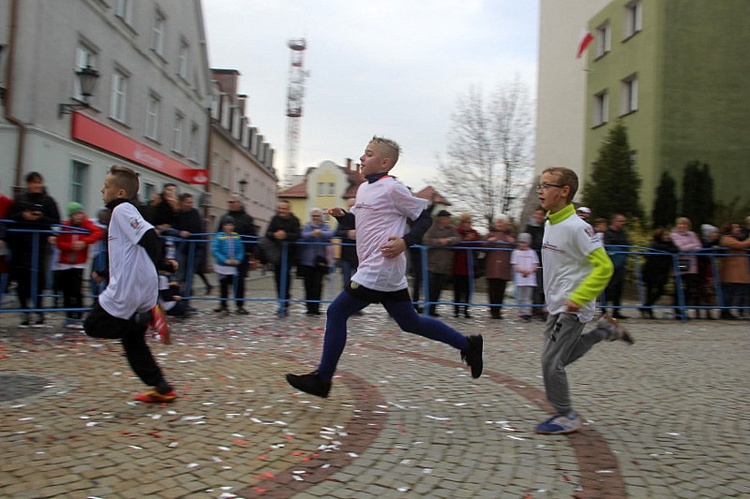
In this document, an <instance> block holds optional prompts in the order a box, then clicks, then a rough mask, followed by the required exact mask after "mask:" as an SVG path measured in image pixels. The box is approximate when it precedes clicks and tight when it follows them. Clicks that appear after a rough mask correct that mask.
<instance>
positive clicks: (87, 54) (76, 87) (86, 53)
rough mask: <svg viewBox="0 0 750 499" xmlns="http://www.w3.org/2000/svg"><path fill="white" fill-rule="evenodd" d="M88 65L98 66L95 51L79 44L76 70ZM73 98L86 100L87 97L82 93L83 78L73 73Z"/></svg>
mask: <svg viewBox="0 0 750 499" xmlns="http://www.w3.org/2000/svg"><path fill="white" fill-rule="evenodd" d="M86 66H91V67H92V68H95V67H96V64H95V61H94V51H93V50H91V49H89V48H88V47H87V46H85V45H79V46H78V47H77V48H76V68H75V71H76V72H77V71H80V70H81V69H85V68H86ZM73 98H75V99H77V100H80V101H85V100H86V97H84V95H83V94H82V93H81V80H80V79H79V78H78V77H77V76H76V75H75V74H73Z"/></svg>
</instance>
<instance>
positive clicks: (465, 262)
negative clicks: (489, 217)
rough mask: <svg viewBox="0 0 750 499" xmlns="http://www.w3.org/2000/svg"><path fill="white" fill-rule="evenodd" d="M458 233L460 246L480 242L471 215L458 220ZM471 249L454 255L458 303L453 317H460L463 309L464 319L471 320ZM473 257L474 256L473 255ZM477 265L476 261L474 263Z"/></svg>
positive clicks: (454, 280) (454, 287)
mask: <svg viewBox="0 0 750 499" xmlns="http://www.w3.org/2000/svg"><path fill="white" fill-rule="evenodd" d="M456 232H457V233H458V235H459V236H460V237H461V241H460V242H459V245H460V246H470V245H473V244H474V242H475V241H479V232H477V231H476V230H475V229H474V228H473V227H472V226H471V215H470V214H468V213H461V215H460V216H459V219H458V227H456ZM470 251H472V250H469V249H457V250H456V251H455V253H454V255H453V302H454V303H456V305H454V308H453V317H458V316H459V314H460V313H461V309H463V313H464V317H466V318H467V319H469V318H471V315H470V314H469V303H471V285H470V284H471V282H470V281H471V280H472V279H474V276H473V275H469V258H470V255H469V252H470ZM471 257H473V254H472V255H471ZM473 264H474V265H476V264H477V262H476V260H474V261H473Z"/></svg>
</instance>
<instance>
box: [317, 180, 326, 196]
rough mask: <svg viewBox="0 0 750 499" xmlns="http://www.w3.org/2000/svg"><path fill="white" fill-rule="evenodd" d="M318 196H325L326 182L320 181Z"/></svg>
mask: <svg viewBox="0 0 750 499" xmlns="http://www.w3.org/2000/svg"><path fill="white" fill-rule="evenodd" d="M317 185H318V194H317V195H318V196H325V192H326V184H325V182H318V184H317Z"/></svg>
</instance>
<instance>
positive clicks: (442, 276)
mask: <svg viewBox="0 0 750 499" xmlns="http://www.w3.org/2000/svg"><path fill="white" fill-rule="evenodd" d="M460 241H461V237H460V236H459V235H458V234H456V231H455V230H453V227H451V214H450V213H449V212H448V211H447V210H440V211H439V212H438V214H437V217H436V220H435V221H434V222H433V223H432V226H431V227H430V228H429V229H427V232H425V234H424V237H423V238H422V243H423V244H424V245H425V246H432V248H430V250H429V251H428V252H427V271H428V272H429V276H428V278H429V281H428V282H429V285H430V294H429V300H430V307H429V314H430V316H432V317H438V313H437V304H436V303H437V302H439V301H440V293H441V292H442V290H443V288H444V287H445V285H446V284H447V283H448V279H449V276H450V275H451V273H452V272H453V249H448V248H447V246H452V245H454V244H458V243H459V242H460Z"/></svg>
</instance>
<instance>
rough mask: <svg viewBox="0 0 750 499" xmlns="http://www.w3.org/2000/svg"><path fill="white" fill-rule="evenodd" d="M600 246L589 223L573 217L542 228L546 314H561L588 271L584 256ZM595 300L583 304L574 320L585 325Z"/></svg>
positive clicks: (590, 315) (548, 223)
mask: <svg viewBox="0 0 750 499" xmlns="http://www.w3.org/2000/svg"><path fill="white" fill-rule="evenodd" d="M601 247H602V243H601V242H600V241H599V238H598V237H597V236H596V234H595V233H594V229H592V228H591V226H590V225H589V224H587V223H586V222H584V221H583V220H581V218H580V217H578V216H577V215H575V214H573V215H572V216H569V217H568V218H566V219H565V220H562V221H561V222H558V223H556V224H552V223H550V221H549V220H547V222H546V223H545V225H544V239H543V240H542V264H543V268H544V296H545V298H546V301H547V309H548V310H549V313H550V314H553V315H555V314H559V313H562V312H565V302H566V301H567V300H568V297H569V296H570V295H571V294H572V293H573V291H575V289H576V288H577V287H578V285H579V284H580V283H581V282H583V280H584V279H585V278H586V276H587V275H588V274H589V273H590V272H591V269H592V265H591V262H589V260H588V255H589V254H590V253H591V252H592V251H594V250H595V249H597V248H601ZM595 301H596V300H591V301H590V302H588V303H584V304H583V305H582V306H581V309H580V311H579V312H578V314H577V315H578V320H580V321H581V322H588V321H590V320H591V319H592V318H593V317H594V313H595V312H596V303H595Z"/></svg>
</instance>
